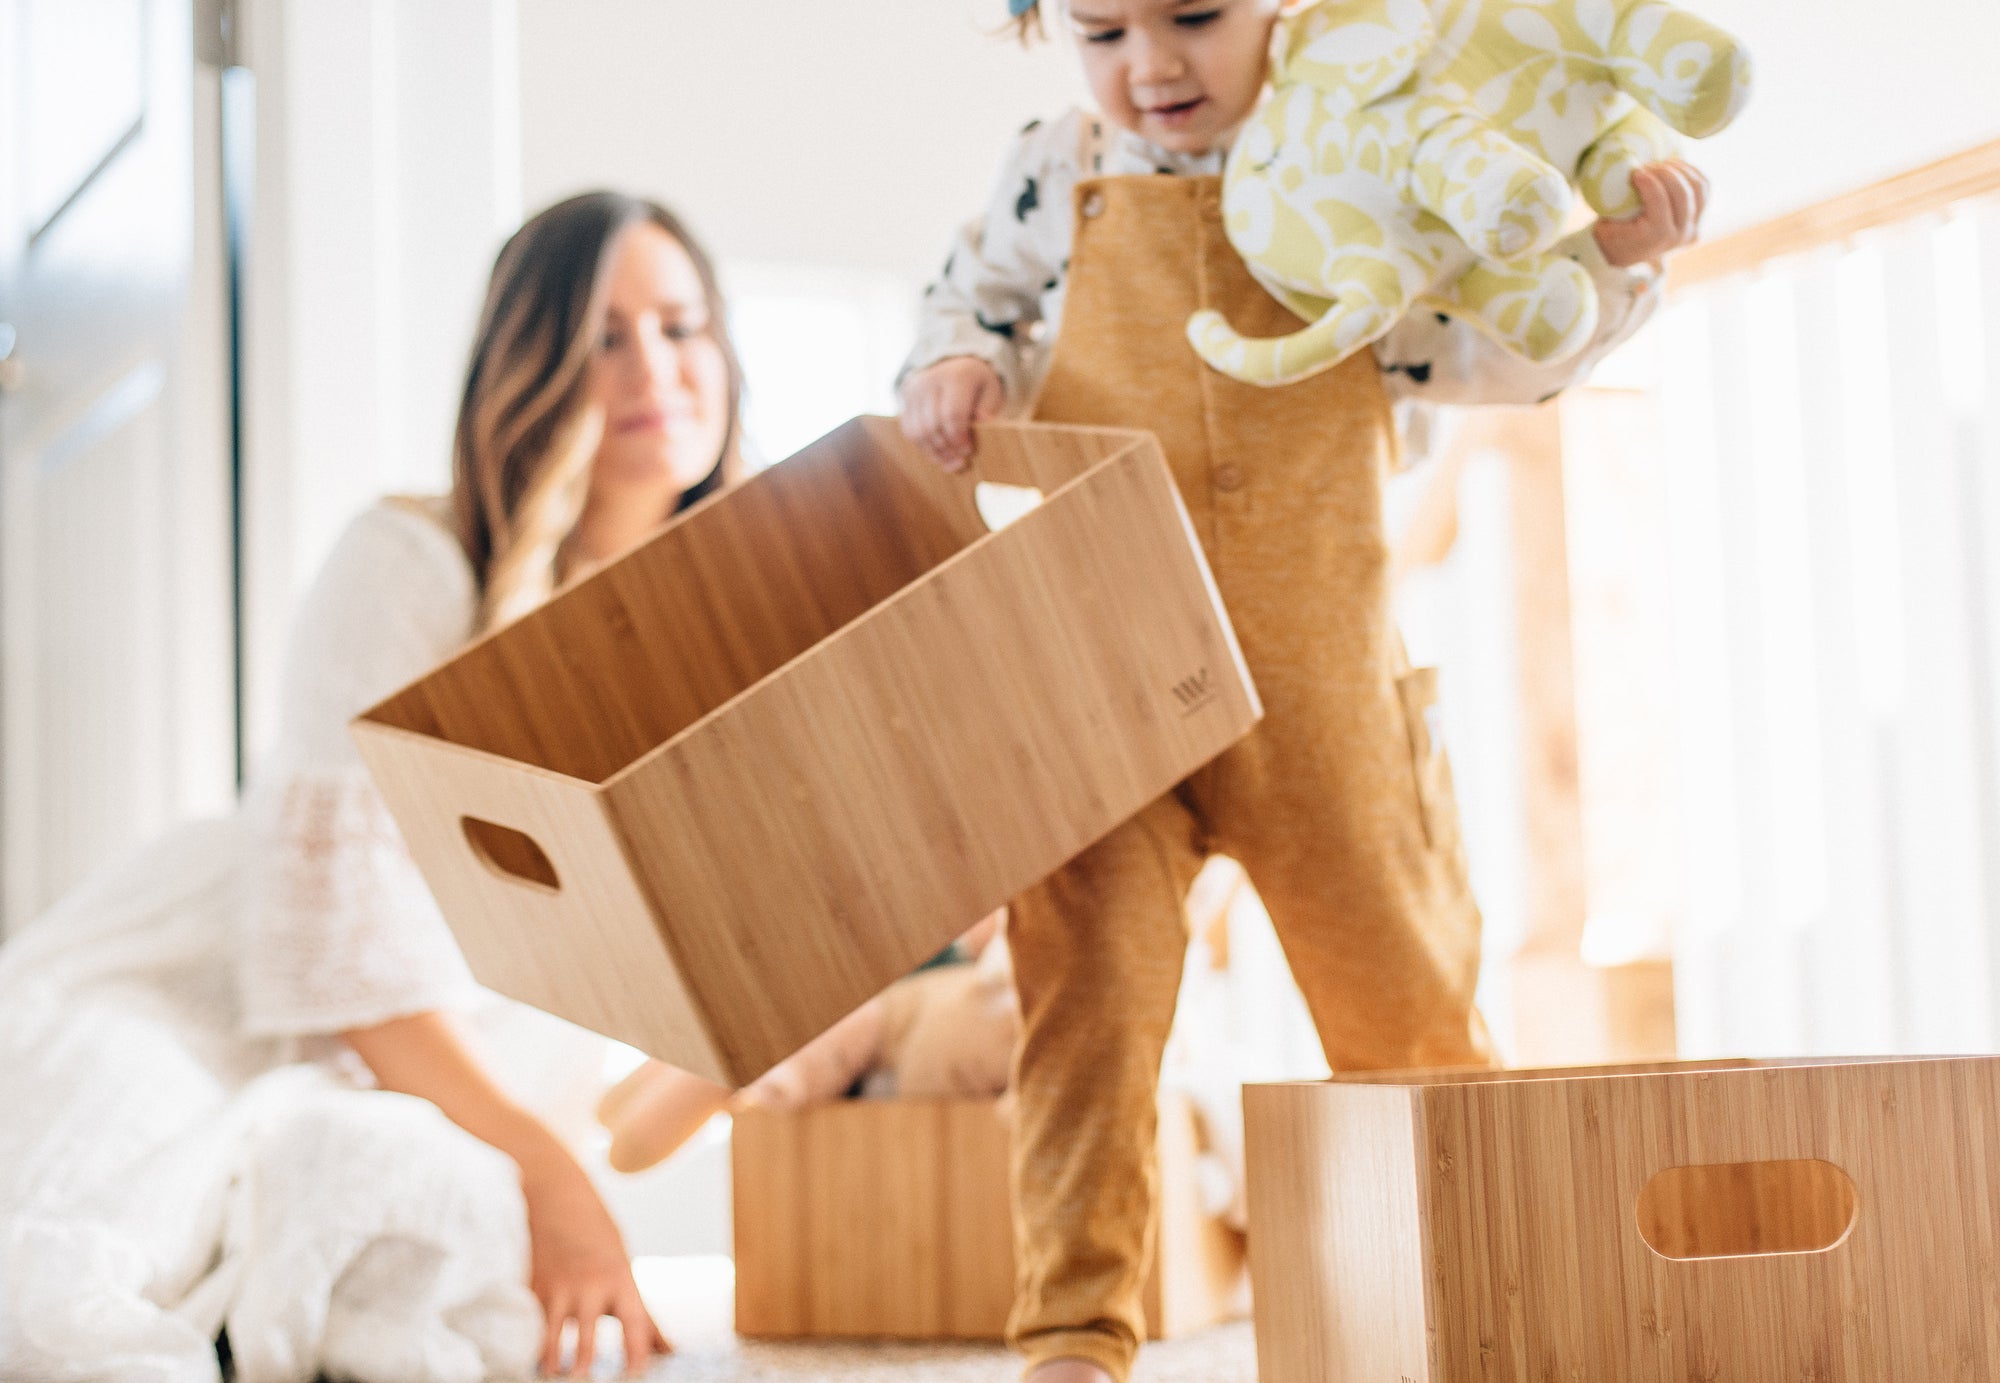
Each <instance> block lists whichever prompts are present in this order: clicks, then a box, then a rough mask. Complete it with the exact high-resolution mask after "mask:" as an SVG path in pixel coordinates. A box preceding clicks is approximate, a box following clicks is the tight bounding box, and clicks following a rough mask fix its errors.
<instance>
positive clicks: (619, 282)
mask: <svg viewBox="0 0 2000 1383" xmlns="http://www.w3.org/2000/svg"><path fill="white" fill-rule="evenodd" d="M589 370H590V376H589V389H590V401H591V402H592V403H593V404H594V405H596V406H597V407H598V408H599V409H601V410H602V412H603V416H604V437H603V440H602V441H601V442H600V443H599V444H598V448H597V456H596V458H595V460H593V461H592V463H591V471H590V500H591V503H592V505H593V506H599V505H604V504H615V505H621V506H622V505H625V504H632V505H645V506H649V507H650V508H651V510H652V512H651V513H650V514H649V515H648V517H649V518H651V519H658V518H663V517H665V516H666V514H667V513H668V512H669V511H670V510H671V509H672V507H673V503H674V501H675V500H676V499H678V498H679V497H680V495H681V494H682V493H683V492H684V491H686V490H688V489H690V488H692V487H693V486H694V485H696V484H698V483H699V482H700V481H701V480H702V479H703V478H704V477H706V476H707V475H708V473H709V472H710V471H712V470H714V469H715V463H716V459H717V458H718V457H720V456H721V454H722V442H723V437H724V435H725V434H726V433H727V431H728V429H729V367H728V365H727V364H726V363H725V361H724V360H723V355H722V346H721V343H720V342H719V341H718V340H717V339H716V336H715V333H714V331H713V330H711V323H710V319H709V305H708V297H707V295H706V294H705V293H704V292H703V291H702V286H701V275H700V274H698V273H697V272H696V271H695V267H694V261H693V260H691V259H689V258H688V253H687V251H686V250H685V249H683V248H682V247H681V244H680V242H679V241H677V240H675V239H674V238H673V237H672V236H671V235H668V234H667V233H666V232H665V231H664V230H661V229H660V228H659V227H658V226H656V225H654V224H653V223H652V222H650V221H640V222H637V223H636V224H634V225H632V226H630V227H628V228H627V229H626V230H625V231H624V232H622V233H621V234H620V236H619V238H618V243H617V245H616V247H615V248H614V250H613V258H612V265H611V296H610V302H609V307H608V309H607V311H606V312H605V317H604V335H603V338H602V339H601V340H600V341H599V342H598V346H597V351H596V353H595V354H594V355H593V356H592V357H591V361H590V367H589Z"/></svg>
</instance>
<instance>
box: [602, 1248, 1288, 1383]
mask: <svg viewBox="0 0 2000 1383" xmlns="http://www.w3.org/2000/svg"><path fill="white" fill-rule="evenodd" d="M638 1268H639V1272H638V1276H639V1287H640V1290H641V1291H642V1292H643V1293H644V1294H645V1297H646V1301H647V1304H648V1305H649V1306H651V1307H652V1309H653V1315H654V1317H655V1318H656V1319H657V1320H658V1321H659V1322H660V1326H661V1328H662V1329H663V1330H665V1331H666V1332H667V1335H668V1336H669V1337H670V1338H671V1339H672V1340H673V1341H674V1343H675V1345H676V1347H677V1348H678V1350H679V1352H678V1353H677V1354H675V1355H674V1356H673V1357H672V1358H670V1359H667V1360H665V1361H663V1362H661V1363H660V1364H658V1365H657V1366H655V1367H654V1368H653V1369H652V1371H651V1372H649V1373H648V1374H647V1375H646V1383H798V1381H799V1380H804V1379H814V1380H826V1383H918V1380H922V1381H923V1383H1014V1381H1015V1380H1016V1379H1018V1378H1019V1377H1020V1375H1021V1365H1020V1361H1019V1359H1017V1358H1016V1357H1015V1356H1014V1355H1013V1354H1010V1353H1009V1352H1008V1351H1006V1350H1005V1349H1002V1348H1000V1347H999V1346H997V1345H910V1344H889V1343H880V1344H875V1343H869V1344H855V1343H839V1344H833V1343H812V1344H789V1343H788V1344H775V1343H766V1342H761V1341H753V1340H739V1339H737V1338H736V1336H735V1335H734V1334H733V1333H731V1320H730V1316H731V1306H732V1296H733V1290H734V1279H733V1275H732V1273H731V1269H730V1266H729V1262H728V1260H727V1259H692V1258H688V1259H650V1260H645V1259H642V1260H641V1261H640V1264H639V1265H638ZM1256 1377H1257V1359H1256V1348H1255V1345H1254V1343H1253V1341H1252V1339H1251V1334H1250V1325H1249V1323H1248V1322H1247V1321H1246V1322H1238V1323H1236V1324H1234V1325H1225V1326H1219V1327H1217V1328H1216V1329H1214V1330H1208V1331H1203V1332H1202V1333H1200V1334H1198V1335H1190V1336H1187V1337H1185V1338H1183V1339H1179V1340H1169V1341H1166V1342H1165V1343H1162V1344H1156V1345H1147V1346H1146V1347H1145V1348H1144V1349H1143V1350H1141V1351H1140V1352H1139V1368H1138V1371H1137V1372H1136V1373H1135V1374H1134V1375H1133V1383H1255V1380H1256Z"/></svg>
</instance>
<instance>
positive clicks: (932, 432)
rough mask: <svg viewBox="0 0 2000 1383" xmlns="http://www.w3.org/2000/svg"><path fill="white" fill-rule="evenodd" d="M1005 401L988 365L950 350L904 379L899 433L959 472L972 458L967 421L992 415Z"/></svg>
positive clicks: (941, 462)
mask: <svg viewBox="0 0 2000 1383" xmlns="http://www.w3.org/2000/svg"><path fill="white" fill-rule="evenodd" d="M1006 400H1007V390H1006V386H1004V385H1003V384H1001V382H1000V376H999V374H998V373H997V372H995V370H994V369H993V367H992V366H991V365H988V364H987V363H986V362H985V361H984V360H981V359H979V358H978V357H976V356H970V355H954V356H952V357H950V358H949V359H946V360H940V361H938V362H937V364H935V365H927V366H925V367H924V368H923V369H921V370H918V371H916V372H915V373H914V374H912V375H910V376H909V377H908V378H906V379H905V380H904V381H903V435H904V436H905V437H907V438H909V439H910V440H911V441H912V442H915V443H916V444H917V445H918V446H920V447H922V448H923V449H924V450H925V451H928V452H929V453H930V454H931V455H932V456H933V457H935V458H936V459H937V461H938V464H939V465H941V466H943V467H944V468H945V469H946V470H948V471H962V470H964V469H965V464H966V462H968V461H970V460H971V459H972V425H973V424H974V423H983V422H985V421H986V420H987V419H988V418H991V417H993V416H995V415H996V414H997V413H999V411H1000V406H1001V404H1003V403H1005V402H1006Z"/></svg>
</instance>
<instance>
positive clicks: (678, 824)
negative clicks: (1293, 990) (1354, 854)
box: [355, 418, 1261, 1085]
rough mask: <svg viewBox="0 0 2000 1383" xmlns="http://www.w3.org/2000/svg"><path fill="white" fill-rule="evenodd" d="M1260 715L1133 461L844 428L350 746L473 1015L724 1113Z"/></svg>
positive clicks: (616, 566) (1161, 491) (449, 668)
mask: <svg viewBox="0 0 2000 1383" xmlns="http://www.w3.org/2000/svg"><path fill="white" fill-rule="evenodd" d="M982 480H984V481H995V482H1000V483H1006V484H1011V485H1020V486H1032V487H1034V488H1036V489H1039V490H1041V491H1042V493H1043V496H1044V499H1043V502H1042V503H1041V504H1040V505H1039V506H1038V507H1036V508H1034V509H1033V510H1031V511H1030V512H1028V513H1027V514H1025V515H1024V516H1022V517H1021V518H1019V519H1017V520H1016V521H1014V522H1013V523H1011V524H1009V525H1008V526H1006V527H1005V528H1003V529H1002V530H1000V531H998V532H993V533H989V532H988V531H987V529H986V527H985V525H984V523H983V522H982V521H981V519H980V517H979V512H978V508H977V505H976V503H975V488H974V487H975V485H976V484H977V483H978V482H980V481H982ZM1260 714H1261V710H1260V708H1259V706H1258V703H1257V700H1256V694H1255V691H1254V690H1253V688H1252V687H1251V684H1250V680H1249V676H1248V673H1247V671H1246V670H1245V669H1244V667H1243V662H1242V657H1241V654H1240V652H1239V650H1238V649H1237V647H1236V643H1235V639H1234V636H1233V634H1232V633H1231V631H1230V629H1229V625H1228V621H1227V618H1226V616H1225V615H1224V613H1223V611H1222V606H1221V602H1220V600H1219V598H1218V597H1217V595H1216V592H1215V588H1214V584H1213V581H1212V580H1211V578H1210V576H1209V572H1208V569H1207V566H1206V563H1205V562H1204V560H1203V558H1202V555H1201V550H1200V547H1199V545H1198V544H1197V543H1196V541H1195V538H1194V535H1193V533H1192V530H1191V529H1190V527H1189V525H1188V520H1187V515H1186V512H1185V510H1184V509H1183V508H1182V506H1181V502H1180V497H1179V495H1178V493H1177V492H1176V490H1175V489H1174V485H1173V480H1172V477H1171V475H1170V474H1169V473H1168V471H1167V468H1166V463H1165V461H1164V459H1163V458H1162V457H1161V455H1160V452H1159V448H1158V445H1157V443H1155V442H1154V441H1153V439H1152V437H1151V435H1150V434H1147V433H1138V432H1119V431H1110V430H1104V429H1094V428H1070V427H1054V426H1046V425H1035V424H993V425H990V426H987V427H985V428H983V429H982V431H981V434H980V457H979V462H978V465H977V467H976V469H975V470H974V471H973V472H969V473H965V474H960V475H950V474H947V473H945V472H944V471H942V470H940V469H939V468H938V467H937V466H936V465H935V464H934V463H932V462H931V461H930V460H929V459H928V458H926V457H925V456H923V455H922V454H921V453H920V452H918V451H917V450H916V449H914V448H913V447H911V446H910V445H909V444H908V443H906V442H905V441H904V440H903V438H902V436H901V434H900V432H899V431H898V429H897V426H896V424H895V422H894V420H892V419H884V418H871V419H857V420H856V421H854V422H852V423H849V424H847V425H846V426H844V427H842V428H840V429H839V430H837V431H835V432H834V433H832V434H830V435H829V436H828V437H826V438H824V439H822V440H821V441H820V442H818V443H815V444H814V445H813V446H811V447H809V448H807V449H806V450H805V451H803V452H801V453H800V454H799V455H797V456H795V457H793V458H791V459H790V460H788V461H786V462H784V463H782V464H780V465H778V466H774V467H772V468H770V469H769V470H766V471H764V472H762V473H761V474H759V475H757V476H756V477H754V478H753V479H751V480H749V481H747V482H745V483H744V484H742V485H740V486H738V487H737V488H735V489H733V490H731V491H729V492H727V493H726V494H723V495H721V496H718V497H716V498H713V499H711V500H709V501H707V502H706V503H704V504H702V505H700V506H697V507H696V508H695V509H693V510H691V511H690V512H689V513H688V514H686V515H684V516H682V517H681V518H679V519H678V520H676V521H675V522H674V523H672V524H670V525H669V526H667V527H666V528H664V529H663V530H661V532H660V533H659V534H658V535H657V536H655V537H654V538H652V539H650V540H648V541H647V542H646V543H644V544H642V545H640V546H639V547H637V548H635V549H633V550H632V551H631V552H630V553H628V554H626V555H625V556H624V557H621V558H620V559H618V560H617V561H615V562H613V563H611V564H609V565H608V566H606V567H604V568H602V569H600V570H599V571H597V572H595V573H593V574H592V575H590V576H589V577H587V578H585V579H584V580H582V581H580V582H578V583H576V584H575V585H573V586H571V587H569V588H567V589H566V590H564V591H563V592H561V593H559V594H558V595H557V596H556V597H555V598H554V599H553V600H551V601H550V602H549V603H548V604H546V605H544V606H543V607H541V608H540V609H538V610H536V611H534V612H532V613H530V614H529V615H527V616H526V617H524V618H522V619H521V620H519V621H517V622H515V623H514V624H512V625H509V626H507V627H506V628H504V629H501V630H499V631H497V632H495V633H494V634H492V635H490V636H488V637H487V638H485V639H483V640H481V641H479V642H477V643H475V644H474V645H473V646H471V647H470V648H468V649H467V650H465V651H464V652H463V653H461V654H460V655H458V656H457V657H456V658H454V659H452V660H451V661H449V662H447V663H446V664H445V665H444V666H442V667H441V668H439V669H437V670H436V671H434V672H433V673H431V674H430V675H428V676H426V677H425V678H423V679H421V680H420V681H418V682H417V683H416V684H414V685H413V686H411V687H409V688H407V689H405V690H404V691H402V692H400V693H398V694H397V695H396V696H394V697H392V698H390V699H389V700H388V701H386V702H384V703H383V704H382V705H380V706H378V707H376V708H374V709H373V710H371V711H369V712H368V713H366V714H365V715H364V716H362V717H361V718H360V719H359V720H358V721H357V722H356V726H355V729H356V734H357V737H358V739H359V740H360V743H361V746H362V750H363V753H364V755H365V757H366V758H367V759H368V762H369V765H370V767H371V769H372V770H373V771H374V773H375V775H376V778H377V781H378V783H379V784H380V785H381V787H382V790H383V794H384V796H385V798H386V799H387V800H388V803H389V806H390V809H391V811H392V812H393V813H394V814H395V816H396V819H397V822H398V824H399V825H400V826H401V827H402V829H403V832H404V835H405V838H406V839H407V840H408V842H409V844H410V848H411V852H412V854H413V855H414V856H415V857H416V860H417V863H418V865H419V866H420V868H422V870H423V872H424V875H425V878H426V879H427V880H428V881H429V883H430V885H431V888H432V890H433V892H434V893H435V894H436V895H437V898H438V901H439V903H440V905H441V906H442V908H443V910H444V914H445V917H446V919H447V920H448V921H449V922H450V923H451V925H452V927H453V930H454V932H455V933H456V934H457V936H458V939H459V943H460V945H461V947H462V949H463V950H464V951H465V953H466V957H467V959H468V961H469V962H470V963H471V965H472V968H473V972H474V974H475V975H477V976H478V977H479V979H480V980H481V981H482V982H483V983H485V984H487V985H489V986H490V987H492V988H494V989H497V990H499V991H501V992H503V993H506V994H509V995H512V996H513V997H515V998H519V999H522V1000H525V1001H526V1002H529V1003H532V1004H535V1005H537V1006H538V1007H542V1008H545V1009H548V1010H549V1011H551V1012H554V1013H557V1014H559V1015H561V1016H562V1017H565V1018H568V1019H570V1020H572V1021H574V1022H577V1023H581V1024H583V1025H584V1026H586V1027H590V1028H593V1029H595V1030H597V1031H599V1032H604V1033H606V1034H608V1035H610V1036H613V1037H617V1038H619V1039H620V1040H622V1041H626V1042H630V1043H632V1044H633V1045H635V1046H637V1047H640V1048H642V1049H643V1050H645V1051H648V1052H650V1053H652V1054H653V1055H655V1056H658V1057H660V1058H662V1059H663V1060H666V1061H669V1062H671V1063H673V1064H675V1065H678V1066H682V1067H684V1068H686V1069H688V1070H691V1071H694V1072H696V1073H697V1074H700V1075H703V1076H707V1077H709V1078H711V1079H715V1080H719V1081H723V1082H725V1083H729V1084H738V1085H740V1084H744V1083H747V1082H748V1081H750V1080H752V1079H754V1078H755V1077H756V1076H758V1075H760V1074H761V1073H762V1072H763V1071H765V1070H767V1069H769V1068H770V1067H771V1066H772V1065H774V1064H775V1063H776V1062H778V1061H780V1060H782V1059H783V1058H784V1057H786V1056H788V1055H790V1054H791V1053H792V1052H793V1051H795V1050H797V1049H798V1048H799V1047H800V1046H802V1045H803V1044H804V1043H805V1042H806V1041H808V1040H810V1039H811V1038H812V1037H814V1036H816V1035H817V1034H818V1033H820V1032H821V1031H824V1030H825V1029H826V1028H827V1027H829V1026H831V1025H832V1024H833V1023H834V1022H835V1021H837V1020H838V1019H839V1018H840V1017H842V1016H843V1015H844V1014H846V1013H848V1012H850V1011H852V1010H853V1009H854V1008H855V1007H856V1006H857V1005H858V1004H860V1003H861V1002H862V1001H863V1000H865V999H867V998H868V997H869V996H870V995H872V994H875V993H877V992H879V991H880V990H881V989H882V988H883V987H884V986H886V985H887V984H888V983H890V982H891V981H893V980H894V979H896V978H898V977H899V976H901V975H903V974H905V973H907V972H908V971H909V970H911V969H912V968H914V967H915V966H916V965H918V964H919V963H921V962H922V961H923V960H925V959H926V958H928V957H929V956H931V955H932V954H934V953H935V952H936V951H938V950H939V949H940V948H942V947H943V946H944V945H945V944H946V943H947V942H949V941H950V939H951V938H952V937H953V936H955V935H957V933H958V932H960V931H961V930H963V929H964V928H966V927H967V926H970V925H971V924H972V923H973V922H975V921H977V920H978V919H979V918H980V917H983V916H984V915H985V914H986V913H988V912H990V911H992V910H993V909H994V908H995V907H998V906H999V905H1000V904H1002V903H1004V902H1005V901H1006V900H1007V899H1008V898H1010V897H1012V896H1013V895H1014V894H1015V893H1018V892H1019V891H1020V890H1021V889H1023V888H1025V887H1027V886H1028V885H1030V884H1032V883H1034V882H1035V881H1037V880H1038V879H1040V878H1041V877H1042V876H1044V875H1045V874H1047V873H1048V872H1049V871H1050V870H1052V869H1054V868H1056V867H1057V866H1059V865H1060V864H1062V863H1063V862H1064V861H1066V860H1068V859H1069V858H1070V857H1071V856H1073V855H1075V854H1076V853H1077V852H1078V851H1079V850H1081V849H1083V848H1084V847H1085V846H1087V845H1089V844H1090V843H1091V842H1092V841H1094V840H1096V839H1097V838H1098V837H1099V836H1101V835H1103V834H1104V833H1105V832H1107V831H1109V830H1111V829H1112V828H1113V827H1115V826H1117V825H1118V824H1119V823H1121V822H1122V821H1124V820H1125V819H1126V818H1127V817H1129V816H1130V815H1132V813H1134V812H1135V811H1137V810H1138V809H1139V808H1140V807H1142V806H1144V805H1145V804H1146V803H1147V802H1149V801H1151V800H1152V799H1153V798H1154V797H1157V796H1158V795H1159V794H1160V793H1162V792H1164V791H1166V790H1167V789H1168V788H1169V787H1171V786H1172V785H1173V784H1174V783H1176V782H1178V781H1179V780H1180V779H1181V778H1183V777H1185V776H1186V775H1187V774H1188V773H1190V772H1192V771H1193V770H1194V769H1195V768H1197V767H1199V766H1200V765H1201V764H1203V763H1205V762H1207V760H1209V759H1210V758H1212V757H1214V755H1216V754H1217V753H1219V752H1221V751H1222V750H1223V749H1225V748H1227V747H1228V746H1229V745H1230V744H1231V743H1233V742H1234V741H1235V740H1237V739H1239V738H1240V737H1241V736H1242V735H1243V734H1245V733H1247V732H1248V730H1249V729H1250V728H1251V726H1252V725H1253V724H1254V723H1255V722H1256V720H1257V718H1258V716H1259V715H1260ZM468 819H470V821H471V822H472V823H474V824H473V825H472V826H471V827H470V828H469V833H468V826H467V824H466V823H467V821H468ZM478 823H486V824H485V825H480V824H478ZM492 827H498V828H503V830H501V831H494V830H492V829H491V828H492ZM505 832H518V833H520V834H522V835H525V836H527V837H528V838H529V839H530V840H531V841H532V842H533V845H534V847H535V851H530V850H528V849H526V848H525V847H524V846H522V845H521V844H520V843H519V842H518V841H516V840H514V838H513V837H511V836H508V835H507V834H505ZM536 851H538V852H539V854H537V853H536ZM551 874H552V875H553V877H554V878H555V879H556V880H557V883H556V885H555V886H554V887H553V888H551V886H550V885H549V883H548V879H549V877H550V875H551ZM655 1010H665V1011H664V1012H654V1011H655Z"/></svg>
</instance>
